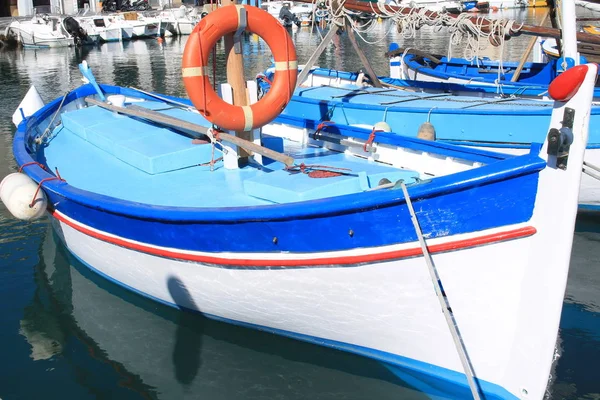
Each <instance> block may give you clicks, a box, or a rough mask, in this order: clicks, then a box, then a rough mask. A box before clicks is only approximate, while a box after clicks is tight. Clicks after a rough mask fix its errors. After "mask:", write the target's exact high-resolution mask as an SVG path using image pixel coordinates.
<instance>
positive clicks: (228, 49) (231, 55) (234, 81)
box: [221, 0, 252, 159]
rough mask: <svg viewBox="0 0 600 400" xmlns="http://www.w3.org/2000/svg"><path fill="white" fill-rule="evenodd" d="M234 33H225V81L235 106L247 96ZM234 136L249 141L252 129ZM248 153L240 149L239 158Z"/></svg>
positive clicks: (224, 2)
mask: <svg viewBox="0 0 600 400" xmlns="http://www.w3.org/2000/svg"><path fill="white" fill-rule="evenodd" d="M235 4H237V2H236V1H235V0H221V6H223V7H225V6H229V5H235ZM233 36H234V34H233V33H230V34H228V35H225V38H224V41H225V54H227V83H229V84H230V85H231V89H232V90H233V104H234V105H236V106H247V105H248V97H247V96H246V79H245V78H244V59H243V57H242V52H240V53H239V54H236V53H235V51H234V49H233V41H234V38H233ZM235 134H236V136H238V137H240V138H242V139H245V140H248V141H251V140H252V131H248V132H244V131H239V132H236V133H235ZM249 155H250V154H248V153H247V152H244V151H240V154H239V156H240V159H244V158H246V159H247V158H248V156H249Z"/></svg>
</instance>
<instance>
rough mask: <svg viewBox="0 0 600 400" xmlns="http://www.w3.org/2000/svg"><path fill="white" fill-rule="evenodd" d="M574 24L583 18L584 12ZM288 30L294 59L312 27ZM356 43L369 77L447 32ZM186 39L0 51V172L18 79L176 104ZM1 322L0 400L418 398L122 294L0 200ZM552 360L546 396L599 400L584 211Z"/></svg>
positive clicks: (490, 52)
mask: <svg viewBox="0 0 600 400" xmlns="http://www.w3.org/2000/svg"><path fill="white" fill-rule="evenodd" d="M578 12H579V10H578ZM544 13H545V10H544V9H527V10H506V11H504V14H502V13H497V14H494V17H500V16H504V17H507V18H514V19H516V20H517V21H522V22H528V23H535V22H536V21H539V20H540V19H541V18H542V17H543V14H544ZM581 15H582V16H587V17H590V16H595V15H593V14H592V13H591V12H589V11H582V12H581ZM290 32H291V34H292V36H293V38H294V41H295V43H296V46H297V52H298V58H299V61H300V63H301V64H302V63H304V62H306V60H308V58H309V57H310V55H311V53H312V52H313V51H314V50H315V48H316V47H317V45H318V44H319V42H320V40H321V35H324V32H319V31H317V30H312V31H311V30H309V29H298V30H297V29H295V28H294V29H293V30H292V29H291V28H290ZM406 33H407V32H404V34H406ZM363 36H364V38H365V39H366V40H367V41H368V42H369V44H364V42H362V43H363V46H362V47H363V49H364V51H365V53H366V55H367V57H368V58H369V60H370V61H371V62H372V63H373V66H374V69H375V71H376V72H377V73H378V74H382V75H383V74H387V73H388V64H387V63H388V60H387V59H386V58H385V57H384V53H385V51H387V47H388V46H389V44H390V43H391V42H394V41H395V42H398V43H399V44H400V45H401V47H415V48H418V49H420V50H423V51H428V52H431V53H433V54H446V53H447V52H448V44H449V37H448V36H449V35H448V34H447V33H445V32H444V31H441V32H439V31H438V30H437V29H433V28H422V29H421V30H419V31H417V32H416V34H415V37H414V38H405V37H403V33H398V32H397V31H396V29H395V27H394V26H392V25H391V24H389V23H386V22H382V23H378V24H376V25H375V26H374V28H373V29H372V30H371V31H370V32H368V33H366V34H365V35H363ZM186 40H187V38H186V37H178V38H166V39H164V40H156V39H147V40H137V41H132V42H124V43H108V44H103V45H100V46H92V47H83V48H58V49H38V50H36V49H16V50H6V51H0V96H1V97H0V104H1V107H0V177H3V176H5V175H7V174H9V173H11V172H15V171H16V170H17V166H16V163H15V161H14V159H13V156H12V151H11V146H12V138H13V135H14V130H15V128H14V126H13V125H12V122H11V115H12V113H13V112H14V110H15V108H16V106H17V104H18V103H19V101H20V99H21V98H22V97H23V96H24V95H25V93H26V92H27V90H28V88H29V86H30V85H31V84H34V85H35V86H36V88H37V89H38V91H39V92H40V94H41V96H42V97H43V99H44V100H46V101H49V100H52V99H54V98H57V97H60V96H62V95H64V94H65V93H66V92H68V91H69V90H71V89H73V88H75V87H77V86H79V85H81V83H82V81H81V75H80V73H79V71H78V64H79V63H80V62H81V61H83V60H85V61H87V63H88V64H89V65H90V67H91V68H92V70H93V71H94V74H95V76H96V78H97V80H98V81H99V82H101V83H107V84H114V85H119V86H131V87H136V88H139V89H143V90H147V91H154V92H158V93H163V94H169V95H174V96H185V89H184V87H183V82H182V79H181V58H182V53H183V50H184V47H185V43H186ZM529 40H530V38H529V37H527V36H523V37H517V38H513V39H511V40H510V41H507V42H506V44H505V46H504V49H502V47H491V46H490V48H489V49H487V50H485V51H484V52H482V53H481V55H482V56H489V57H490V58H493V59H497V58H499V57H500V56H501V53H502V51H503V54H504V59H507V60H518V59H519V58H520V57H521V55H522V53H523V52H524V51H525V48H526V47H527V45H528V42H529ZM463 46H464V44H462V43H457V44H455V45H454V46H453V47H452V52H453V53H452V54H454V55H456V56H462V52H463V50H464V47H463ZM243 48H244V57H245V58H244V63H245V74H246V76H247V77H248V78H249V79H250V78H253V77H254V76H255V75H256V74H257V73H258V72H260V71H262V70H264V69H266V68H268V67H269V66H270V65H271V62H272V59H271V54H270V52H269V51H268V47H267V46H266V45H265V43H264V42H263V41H261V40H259V39H258V38H257V37H255V36H253V35H249V36H246V37H244V39H243ZM211 62H212V61H211ZM215 63H216V65H217V69H216V71H215V77H216V79H217V80H218V81H220V82H222V81H224V80H225V76H224V71H225V68H224V65H225V56H224V48H223V43H219V44H218V45H217V51H216V57H215ZM318 65H320V66H322V67H329V68H335V69H340V70H347V71H357V70H359V69H360V68H361V67H362V65H361V64H360V60H359V58H358V57H357V56H356V54H355V53H354V51H353V49H352V46H351V44H350V42H349V41H348V39H347V37H346V36H345V35H338V36H336V37H335V38H334V41H333V44H332V45H330V46H329V47H328V48H327V49H326V51H325V52H324V54H323V55H322V56H321V57H320V58H319V60H318ZM507 123H510V122H509V121H507ZM80 167H81V168H82V169H84V170H85V168H87V166H86V165H81V166H80ZM548 217H549V218H552V216H548ZM548 246H552V243H548ZM423 267H424V268H425V265H423ZM473 301H477V299H473ZM0 318H1V324H0V350H1V351H0V354H1V355H2V357H1V361H2V362H1V364H0V399H3V400H9V399H10V400H13V399H39V398H44V399H54V398H61V399H62V398H73V399H226V400H236V399H282V400H284V399H286V400H287V399H331V400H334V399H335V400H340V399H348V400H349V399H356V400H360V399H377V400H379V399H381V400H385V399H396V400H397V399H427V398H430V397H429V396H428V395H427V393H421V392H419V391H416V390H415V389H413V388H411V387H410V386H409V385H408V384H406V383H404V382H402V381H401V380H399V378H398V377H397V376H396V375H395V374H393V373H392V372H391V371H389V370H388V369H387V368H386V367H385V366H384V365H381V364H379V363H378V362H375V361H372V360H369V359H365V358H362V357H359V356H355V355H352V354H348V353H343V352H340V351H336V350H333V349H328V348H323V347H318V346H315V345H312V344H307V343H302V342H298V341H295V340H292V339H287V338H282V337H278V336H275V335H272V334H268V333H263V332H257V331H253V330H249V329H246V328H240V327H235V326H230V325H227V324H223V323H221V322H215V321H211V320H207V319H204V318H202V317H200V316H198V315H191V314H189V313H184V312H180V311H178V310H174V309H171V308H168V307H166V306H163V305H161V304H157V303H154V302H152V301H150V300H147V299H145V298H142V297H140V296H138V295H136V294H132V293H129V292H127V291H125V290H124V289H122V288H120V287H117V286H116V285H114V284H113V283H111V282H108V281H106V280H104V279H103V278H101V277H99V276H97V275H95V274H94V273H92V272H90V271H89V270H88V269H87V268H86V267H85V266H83V265H82V264H81V263H79V262H78V261H77V260H76V259H74V258H73V257H72V256H70V254H69V253H68V251H67V250H66V249H65V248H64V246H62V245H61V244H60V243H59V241H58V240H57V238H56V237H55V235H54V234H53V231H52V229H51V227H50V224H49V220H48V218H45V219H42V220H40V221H36V222H32V223H27V222H22V221H17V220H15V219H13V218H12V217H11V216H10V214H9V213H8V211H7V210H6V208H5V207H4V206H3V205H0ZM557 355H558V356H559V357H558V359H557V361H556V363H555V365H554V367H553V370H552V377H551V382H550V384H549V386H548V397H549V398H552V399H590V400H591V399H600V370H599V368H598V360H600V216H596V215H594V214H590V213H587V214H580V215H579V216H578V219H577V224H576V233H575V238H574V245H573V253H572V258H571V270H570V275H569V281H568V286H567V293H566V296H565V301H564V305H563V313H562V319H561V323H560V332H559V340H558V343H557Z"/></svg>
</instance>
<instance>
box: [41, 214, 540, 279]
mask: <svg viewBox="0 0 600 400" xmlns="http://www.w3.org/2000/svg"><path fill="white" fill-rule="evenodd" d="M52 216H53V217H54V218H56V219H57V220H59V221H61V222H63V223H65V224H67V225H68V226H70V227H71V228H73V229H75V230H77V231H79V232H81V233H84V234H86V235H88V236H91V237H93V238H96V239H99V240H102V241H104V242H108V243H111V244H115V245H117V246H121V247H125V248H127V249H131V250H135V251H139V252H142V253H147V254H151V255H155V256H159V257H165V258H172V259H176V260H183V261H196V262H202V263H206V264H217V265H227V266H240V267H302V266H306V267H310V266H318V265H348V264H362V263H370V262H378V261H390V260H395V259H399V258H409V257H416V256H420V255H422V254H423V252H422V251H421V248H420V247H414V248H410V249H402V250H392V251H387V252H376V253H373V254H361V255H355V256H338V257H335V256H333V257H322V258H311V259H305V260H303V259H295V260H294V259H279V260H248V259H228V258H223V257H216V256H208V255H196V254H185V253H179V252H176V251H171V250H164V249H157V248H154V247H152V246H147V245H143V244H138V243H132V242H129V241H127V240H123V239H119V238H115V237H112V236H108V235H105V234H102V233H100V232H96V231H93V230H91V229H88V228H86V227H83V226H81V225H78V224H75V223H73V222H72V221H70V220H68V219H66V218H64V217H63V216H62V215H60V214H58V213H56V212H52ZM536 232H537V231H536V229H535V228H534V227H532V226H526V227H523V228H518V229H513V230H510V231H505V232H498V233H492V234H489V235H483V236H479V237H476V238H469V239H462V240H455V241H450V242H447V243H440V244H435V245H432V246H428V249H429V252H430V253H432V254H435V253H445V252H448V251H456V250H463V249H468V248H471V247H477V246H482V245H486V244H492V243H498V242H504V241H507V240H513V239H519V238H523V237H527V236H532V235H534V234H535V233H536Z"/></svg>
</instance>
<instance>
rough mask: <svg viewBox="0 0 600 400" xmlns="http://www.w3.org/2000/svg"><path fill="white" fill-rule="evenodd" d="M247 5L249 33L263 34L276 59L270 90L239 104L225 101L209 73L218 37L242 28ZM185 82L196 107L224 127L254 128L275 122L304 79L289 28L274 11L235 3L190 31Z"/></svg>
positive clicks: (236, 129)
mask: <svg viewBox="0 0 600 400" xmlns="http://www.w3.org/2000/svg"><path fill="white" fill-rule="evenodd" d="M242 8H245V9H246V13H247V14H246V16H247V24H246V31H249V32H252V33H255V34H257V35H258V36H260V37H261V38H262V39H263V40H264V41H265V42H267V45H269V47H270V49H271V52H272V53H273V58H274V59H275V77H274V79H273V85H272V86H271V89H270V90H269V92H268V93H267V94H266V95H265V96H264V97H263V98H262V99H260V101H258V102H257V103H254V104H252V105H250V106H234V105H232V104H229V103H227V102H225V101H224V100H223V99H221V98H220V97H219V96H218V95H217V93H215V91H214V90H213V88H212V85H211V83H210V80H209V77H208V56H209V54H210V52H211V50H212V49H213V47H214V46H215V44H216V43H217V41H218V40H219V39H220V38H221V37H223V36H224V35H226V34H228V33H235V32H236V31H237V30H238V26H239V20H240V10H241V9H242ZM182 70H183V71H182V72H183V83H184V85H185V90H186V91H187V93H188V96H190V100H191V101H192V103H193V104H194V106H195V107H196V108H197V109H198V110H199V111H200V112H201V113H202V114H203V115H204V116H205V117H206V119H208V120H209V121H210V122H212V123H213V124H215V125H217V126H219V127H220V128H223V129H228V130H234V131H249V130H251V129H254V128H258V127H261V126H263V125H266V124H268V123H269V122H271V121H272V120H274V119H275V118H276V117H277V116H278V115H279V113H280V112H281V111H282V110H283V109H284V108H285V106H286V105H287V103H288V102H289V101H290V99H291V97H292V94H293V93H294V89H295V87H296V80H297V78H298V61H297V59H296V49H295V48H294V43H293V42H292V39H291V38H290V35H289V34H288V33H287V31H286V29H285V28H284V27H283V26H282V25H281V24H280V23H279V22H278V21H277V20H276V19H275V18H274V17H272V16H271V15H270V14H269V13H267V12H266V11H263V10H261V9H260V8H256V7H252V6H247V5H244V6H240V5H230V6H225V7H221V8H218V9H217V10H216V11H213V12H211V13H209V14H208V15H207V16H206V17H204V18H202V20H201V21H200V22H199V23H198V25H196V27H195V28H194V30H193V31H192V34H191V35H190V37H189V39H188V41H187V44H186V45H185V50H184V52H183V60H182Z"/></svg>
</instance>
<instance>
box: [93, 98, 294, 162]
mask: <svg viewBox="0 0 600 400" xmlns="http://www.w3.org/2000/svg"><path fill="white" fill-rule="evenodd" d="M85 101H86V103H88V104H92V105H95V106H98V107H102V108H104V109H107V110H110V111H114V112H118V113H119V114H124V115H129V116H131V117H137V118H142V119H146V120H148V121H152V122H157V123H159V124H162V125H167V126H170V127H173V128H176V129H180V130H181V129H183V130H185V131H189V132H194V133H196V134H198V135H206V136H208V135H209V131H208V128H205V127H203V126H200V125H196V124H193V123H191V122H188V121H184V120H182V119H179V118H175V117H170V116H168V115H165V114H161V113H159V112H156V111H152V110H149V109H147V108H144V107H139V106H135V105H134V106H129V107H117V106H113V105H111V104H108V103H105V102H103V101H100V100H96V99H94V98H91V97H88V98H86V99H85ZM219 139H220V140H222V141H224V142H229V143H233V144H235V145H237V146H239V147H241V148H243V149H246V150H247V151H249V152H254V153H258V154H261V155H263V156H265V157H269V158H271V159H273V160H276V161H279V162H282V163H284V164H285V165H287V166H288V167H290V166H292V165H294V164H295V161H294V159H293V158H292V157H290V156H287V155H285V154H282V153H279V152H277V151H274V150H271V149H268V148H266V147H263V146H260V145H258V144H256V143H253V142H251V141H249V140H246V139H243V138H240V137H237V136H234V135H230V134H228V133H224V132H220V133H219Z"/></svg>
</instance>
